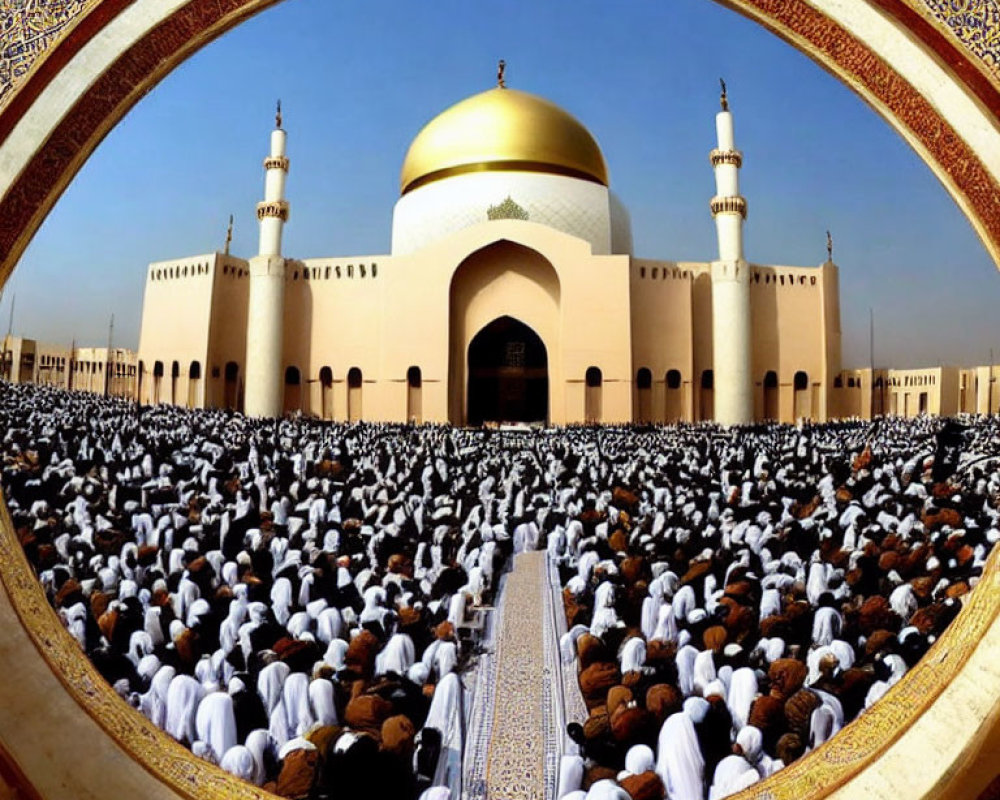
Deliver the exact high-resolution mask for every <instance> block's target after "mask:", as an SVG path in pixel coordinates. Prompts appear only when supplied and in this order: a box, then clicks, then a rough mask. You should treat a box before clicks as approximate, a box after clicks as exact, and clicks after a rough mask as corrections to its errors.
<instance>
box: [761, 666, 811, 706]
mask: <svg viewBox="0 0 1000 800" xmlns="http://www.w3.org/2000/svg"><path fill="white" fill-rule="evenodd" d="M807 673H808V669H807V668H806V665H805V664H803V663H802V662H801V661H799V660H798V659H795V658H779V659H778V660H777V661H775V662H773V663H772V664H771V666H770V668H769V669H768V671H767V676H768V678H769V679H770V681H771V694H772V695H774V696H775V697H778V698H779V699H785V698H789V697H791V696H792V695H793V694H795V693H796V692H797V691H798V690H799V689H801V688H802V684H804V683H805V682H806V675H807Z"/></svg>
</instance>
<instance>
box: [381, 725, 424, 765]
mask: <svg viewBox="0 0 1000 800" xmlns="http://www.w3.org/2000/svg"><path fill="white" fill-rule="evenodd" d="M416 735H417V731H416V728H414V727H413V723H412V722H411V721H410V718H409V717H407V716H406V715H405V714H397V715H396V716H394V717H389V718H388V719H387V720H386V721H385V722H383V723H382V749H383V750H387V751H388V752H390V753H394V754H396V755H398V756H400V757H401V758H404V759H407V760H408V759H409V758H410V756H412V755H413V738H414V737H415V736H416Z"/></svg>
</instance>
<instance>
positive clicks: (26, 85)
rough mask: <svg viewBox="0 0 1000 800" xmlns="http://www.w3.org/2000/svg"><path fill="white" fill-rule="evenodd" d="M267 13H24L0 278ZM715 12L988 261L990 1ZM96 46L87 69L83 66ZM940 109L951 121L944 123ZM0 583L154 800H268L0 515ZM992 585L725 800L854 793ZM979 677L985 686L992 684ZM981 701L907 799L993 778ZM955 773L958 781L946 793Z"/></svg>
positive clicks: (998, 35) (993, 188)
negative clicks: (817, 732)
mask: <svg viewBox="0 0 1000 800" xmlns="http://www.w3.org/2000/svg"><path fill="white" fill-rule="evenodd" d="M278 1H279V0H61V2H59V3H53V4H51V6H52V7H53V8H54V9H56V7H58V8H57V9H56V10H52V11H49V12H48V16H46V13H45V12H33V13H35V16H33V17H31V18H27V17H23V16H22V17H19V18H15V19H14V20H12V23H13V24H11V25H10V26H8V27H7V28H5V29H4V30H2V31H0V54H7V53H9V52H17V53H18V56H17V58H16V59H15V60H14V61H12V60H11V59H8V60H7V61H6V62H4V61H3V60H0V283H2V282H5V281H6V279H7V278H8V277H9V275H10V273H11V271H12V270H13V268H14V266H15V264H16V263H17V261H18V259H19V258H20V256H21V254H22V253H23V252H24V249H25V248H26V247H27V245H28V242H29V241H30V240H31V238H32V236H33V235H34V234H35V232H36V231H37V230H38V228H39V226H40V225H41V223H42V221H43V220H44V218H45V216H46V215H47V214H48V212H49V211H50V210H51V208H52V206H53V205H54V204H55V202H56V201H57V199H58V198H59V196H60V195H61V193H62V192H63V190H64V189H65V188H66V186H67V185H68V184H69V182H70V180H72V178H73V176H74V175H75V174H76V172H77V171H78V170H79V169H80V167H81V166H82V164H83V163H84V162H85V161H86V159H87V158H88V157H89V156H90V154H91V153H92V152H93V150H94V149H95V148H96V147H97V145H98V144H99V143H100V142H101V140H102V139H103V138H104V136H105V135H106V134H107V133H108V132H109V131H110V130H111V128H112V127H114V125H115V124H117V122H118V121H119V120H121V119H122V117H123V116H124V115H125V114H126V112H127V111H128V110H129V109H130V108H131V107H132V106H133V105H134V104H135V103H136V102H138V100H139V99H141V98H142V97H143V96H144V95H145V94H146V93H147V92H148V91H149V90H150V89H151V88H152V87H153V86H154V85H155V84H156V83H157V82H158V81H159V80H160V79H162V78H163V77H164V76H165V75H167V74H168V73H169V72H170V71H171V70H172V69H173V68H174V67H175V66H177V65H178V64H179V63H181V62H182V61H183V60H184V59H186V58H187V57H188V56H190V55H191V54H192V53H194V52H195V51H196V50H198V49H199V48H200V47H202V46H203V45H205V44H207V43H208V42H210V41H211V40H213V39H214V38H215V37H217V36H219V35H221V34H222V33H224V32H225V31H227V30H229V29H230V28H232V27H234V26H235V25H237V24H239V23H240V22H241V21H243V20H244V19H246V18H247V17H248V16H250V15H252V14H255V13H257V12H259V11H261V10H263V9H265V8H267V7H269V6H271V5H274V4H275V3H276V2H278ZM716 1H717V2H720V3H722V4H723V5H726V6H728V7H730V8H733V9H734V10H736V11H739V12H740V13H743V14H745V15H746V16H748V17H750V18H752V19H754V20H756V21H757V22H759V23H760V24H762V25H763V26H765V27H766V28H768V29H769V30H771V31H772V32H774V33H775V34H777V35H778V36H780V37H781V38H782V39H784V40H786V41H787V42H789V43H790V44H792V45H793V46H794V47H796V48H797V49H798V50H800V51H802V52H803V53H805V54H806V55H808V56H810V57H811V58H813V59H814V60H815V61H816V62H817V63H819V64H820V65H822V66H823V67H824V68H826V69H827V70H829V71H830V72H832V73H833V74H834V75H835V76H837V77H838V78H839V79H840V80H841V81H843V82H844V83H846V84H847V85H848V86H850V87H851V88H852V89H854V90H855V91H856V92H857V93H858V95H859V96H860V97H861V98H862V99H863V100H865V101H866V102H867V103H868V104H869V105H871V106H872V107H873V108H874V109H875V110H876V111H877V112H878V113H880V114H881V115H882V116H883V117H884V118H885V119H886V120H887V121H888V122H889V123H890V124H891V125H892V126H893V127H894V128H896V130H897V131H899V133H900V134H901V135H902V136H903V137H904V138H905V139H906V140H907V141H908V142H910V144H911V145H912V146H913V147H914V149H916V151H917V152H918V154H919V155H920V156H921V158H923V159H924V161H925V162H927V164H928V165H929V166H930V167H931V169H932V170H933V171H934V172H935V174H937V175H938V177H939V178H940V179H941V181H942V183H943V184H944V185H945V188H946V189H947V190H948V192H949V193H950V194H951V195H952V197H953V198H954V199H955V201H956V202H957V203H958V204H959V206H960V207H961V208H962V209H963V211H964V212H965V213H966V215H967V216H968V218H969V220H970V222H971V223H972V225H973V227H974V229H975V230H976V232H977V233H978V234H979V236H980V238H981V239H982V241H983V243H984V245H985V246H986V248H987V250H988V251H989V252H990V254H991V255H992V256H993V258H994V261H996V262H997V263H998V265H1000V166H998V164H997V162H995V161H993V159H994V157H995V153H992V152H990V151H991V150H992V148H990V147H986V146H984V142H992V141H993V140H994V139H995V140H996V141H998V142H1000V10H997V8H996V6H995V4H994V3H991V2H990V0H716ZM19 13H21V14H24V13H26V12H23V11H22V12H19ZM26 32H30V34H31V35H30V37H28V36H27V35H25V34H26ZM18 37H21V40H22V43H24V42H26V41H27V40H28V39H29V38H30V41H31V44H30V46H28V45H27V44H25V45H24V46H23V47H20V48H11V45H12V44H17V43H18ZM97 47H100V48H101V52H102V53H103V56H102V57H97V56H96V55H95V48H97ZM109 47H110V48H111V49H110V50H109ZM901 53H902V55H901ZM914 53H917V54H919V55H918V56H914ZM942 76H944V77H943V78H942ZM935 86H936V87H937V88H935ZM938 89H940V93H939V91H938ZM948 97H950V98H951V100H949V99H948ZM956 104H957V106H961V107H962V108H963V109H965V110H964V111H962V112H961V113H959V112H956V111H955V108H956ZM996 152H1000V148H998V149H997V151H996ZM0 584H2V587H3V591H4V594H5V597H6V600H9V602H10V605H11V607H12V608H13V609H14V611H15V613H16V614H17V616H18V618H19V619H20V622H21V624H22V626H23V628H24V630H25V631H26V633H27V634H28V636H29V637H30V638H31V640H32V641H33V643H34V645H35V647H36V648H37V649H38V651H39V653H40V654H41V656H42V657H43V658H44V659H45V661H46V662H47V663H48V664H49V666H50V667H51V668H52V671H53V673H54V674H55V675H56V676H57V677H58V679H59V680H60V681H61V682H62V684H63V686H64V688H65V689H66V691H67V693H68V694H69V695H71V696H72V697H73V699H74V700H75V702H77V703H78V704H79V706H80V707H81V709H82V710H83V711H84V712H85V713H86V714H88V715H89V716H90V717H92V718H93V719H94V720H96V721H97V723H98V724H99V725H100V726H101V727H102V728H103V729H104V730H105V731H106V732H107V733H108V735H109V736H110V737H111V738H112V739H113V740H114V741H115V743H116V744H117V745H118V746H119V747H120V748H121V749H122V750H124V751H125V752H126V753H127V754H128V755H129V756H130V757H131V758H133V759H134V760H135V761H136V762H137V763H138V764H140V765H141V766H142V767H144V768H145V769H146V770H147V771H148V772H150V773H151V774H152V775H153V777H154V778H155V779H156V780H157V781H158V782H159V783H160V784H161V785H162V786H163V788H164V794H165V795H174V796H181V797H187V798H192V799H194V798H199V799H200V798H219V799H220V800H221V798H246V799H247V800H250V799H251V798H253V799H254V800H264V798H270V797H273V795H270V794H268V793H267V792H264V791H263V790H260V789H257V788H256V787H253V786H249V785H248V784H246V783H243V782H241V781H239V780H236V779H235V778H231V777H230V776H229V775H227V774H226V773H224V772H222V771H221V770H219V769H218V768H215V767H212V766H210V765H208V764H206V763H204V762H201V761H199V760H197V759H195V758H194V757H193V756H191V755H190V753H189V752H188V751H187V750H185V749H183V748H181V747H180V745H178V744H177V743H176V742H174V741H173V740H172V739H170V738H169V737H168V736H167V735H166V734H164V733H162V732H161V731H159V730H158V729H156V728H155V727H154V726H152V725H151V724H150V723H148V722H147V721H146V720H145V718H144V717H142V716H141V715H139V714H138V712H134V711H132V710H130V709H128V708H127V707H125V705H124V704H122V703H121V702H120V700H119V699H118V698H117V696H116V695H115V694H114V692H113V691H112V690H111V689H110V687H108V686H107V685H106V684H105V683H104V682H103V680H102V679H101V678H100V676H99V675H98V674H97V672H96V671H95V670H94V668H93V667H92V666H91V665H90V664H89V662H88V661H87V660H86V659H84V658H81V657H80V652H79V648H78V646H77V644H76V642H75V641H74V640H73V639H72V637H71V636H70V635H69V634H68V633H67V632H66V631H65V630H64V628H63V627H62V625H61V624H60V622H59V620H58V618H57V616H56V615H55V614H54V613H53V611H52V609H51V608H50V606H49V605H48V603H47V601H46V598H45V596H44V593H43V592H42V590H41V587H40V585H39V584H38V582H37V580H36V579H35V577H34V574H33V572H32V570H31V567H30V566H29V564H28V562H27V560H26V559H25V558H24V556H23V553H22V551H21V548H20V545H19V543H18V540H17V537H16V535H15V534H14V532H13V528H12V524H11V520H10V517H9V514H8V513H7V509H6V507H5V506H3V505H2V504H0ZM998 584H1000V554H998V553H994V554H993V555H992V556H991V557H990V560H989V563H988V565H987V569H986V573H985V574H984V577H983V579H982V581H981V582H980V585H979V586H978V587H977V589H976V590H975V591H974V592H973V593H972V595H971V597H970V599H969V602H968V603H967V605H966V606H965V608H964V609H963V611H962V612H961V614H960V615H959V617H958V619H957V620H956V621H955V622H954V623H953V624H952V626H951V627H950V628H949V630H948V631H947V632H946V634H945V635H944V636H942V637H941V639H940V640H939V641H938V642H937V643H936V644H935V645H934V647H933V648H932V649H931V651H930V652H929V653H928V655H927V656H926V657H925V658H924V659H923V661H921V663H920V664H919V665H918V666H917V667H916V668H914V669H913V670H911V671H910V672H909V673H908V674H907V675H906V677H905V678H904V679H903V680H902V681H901V682H900V683H899V684H897V685H896V686H895V687H893V689H892V690H891V691H890V692H889V694H888V695H887V696H886V697H885V698H884V699H883V700H882V701H881V702H880V703H879V704H878V705H877V706H876V707H875V708H874V709H873V710H872V711H870V712H868V713H866V714H864V715H863V716H861V717H860V718H859V719H858V720H856V721H855V722H853V723H852V724H850V725H848V726H847V727H846V728H845V729H844V731H843V732H841V733H840V734H839V735H838V736H836V737H835V738H834V739H832V740H831V741H830V742H829V743H827V744H825V745H823V746H822V747H820V748H818V749H817V750H816V751H814V752H812V753H810V754H809V755H808V756H806V757H805V758H802V759H800V760H799V761H797V762H796V763H795V764H793V765H792V766H790V767H788V768H787V769H785V770H783V771H782V772H781V773H779V774H778V775H777V776H774V777H773V778H771V779H768V780H766V781H764V782H762V783H760V784H758V785H756V786H754V787H753V788H752V789H750V790H747V791H746V792H744V793H741V794H740V795H738V797H739V798H743V800H749V798H773V799H774V800H779V799H780V798H788V800H792V798H795V799H796V800H798V799H800V798H807V797H808V798H818V797H827V796H831V795H835V794H838V790H842V789H843V788H844V787H847V788H848V789H850V788H851V787H852V786H855V785H857V786H861V784H860V783H856V782H857V781H858V780H860V779H863V777H864V774H865V771H866V770H868V769H870V768H873V767H876V766H877V763H878V762H879V760H880V759H883V758H884V757H885V756H886V754H888V753H890V750H891V749H892V748H893V746H894V745H895V744H896V743H898V742H899V741H900V740H901V739H902V738H903V737H904V736H906V735H907V732H908V731H911V730H913V729H915V728H916V727H917V726H918V725H919V723H920V719H921V717H922V716H925V715H928V712H929V711H930V710H931V709H932V707H933V706H934V704H935V702H936V701H937V700H938V699H939V698H941V697H942V695H943V694H944V693H945V692H946V691H947V690H948V687H949V685H950V684H951V682H952V681H953V679H956V677H957V676H959V675H960V674H961V673H962V672H963V670H965V669H966V668H967V667H968V666H969V665H970V664H971V663H973V662H974V660H975V657H976V651H977V648H979V649H980V650H982V649H983V648H984V647H986V646H990V647H993V648H995V647H997V644H996V642H994V641H993V639H994V638H995V637H996V635H997V631H998V630H1000V618H998V613H1000V591H998V589H1000V585H998ZM994 677H996V678H997V680H998V683H1000V676H994ZM998 683H993V684H992V685H993V686H996V685H998ZM987 706H988V708H987V712H988V713H984V714H983V715H982V716H983V718H984V721H986V720H988V721H989V723H990V724H989V725H987V729H986V730H985V732H983V731H980V733H979V734H977V735H976V736H974V737H973V738H972V739H971V740H969V741H968V742H966V743H965V744H964V745H963V750H962V753H963V754H964V760H963V762H962V763H963V765H964V766H962V765H959V767H956V766H955V764H954V763H950V764H949V765H947V766H948V768H947V769H946V770H945V771H944V773H943V774H941V775H938V776H936V780H935V781H933V788H932V789H931V790H930V791H928V792H926V793H925V795H924V796H928V797H930V796H934V797H949V796H964V797H971V796H975V795H976V794H978V793H979V792H980V791H981V790H982V789H983V787H985V786H986V784H987V783H988V782H989V781H990V780H991V779H992V778H993V777H994V775H993V774H990V769H994V770H995V767H992V768H990V767H984V766H983V764H982V751H983V750H984V748H987V742H991V743H994V742H992V737H995V736H997V735H1000V734H998V733H997V730H1000V726H998V725H997V724H996V722H997V717H998V715H1000V712H998V710H997V709H998V705H997V698H995V697H992V698H989V703H988V704H987ZM11 761H12V759H11V758H10V756H9V755H8V754H6V753H4V752H2V748H0V778H2V779H5V780H7V782H8V783H14V784H17V785H18V786H19V789H20V790H21V791H22V792H24V793H25V795H26V796H38V795H37V792H34V790H33V789H32V787H31V775H27V776H25V775H23V774H20V773H19V771H18V769H17V764H16V762H15V763H11ZM956 769H957V770H958V772H956ZM963 775H964V776H965V780H966V782H965V784H964V785H963V786H962V787H961V788H960V789H959V790H956V788H955V786H956V780H959V779H962V778H963ZM848 784H850V786H848ZM956 791H958V793H957V794H956ZM854 796H856V795H854Z"/></svg>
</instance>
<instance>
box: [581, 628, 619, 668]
mask: <svg viewBox="0 0 1000 800" xmlns="http://www.w3.org/2000/svg"><path fill="white" fill-rule="evenodd" d="M576 652H577V656H578V657H579V659H580V669H581V670H585V669H587V667H589V666H590V665H591V664H594V663H596V662H598V661H609V660H610V659H611V654H610V653H609V652H608V648H607V647H606V646H605V644H604V642H602V641H601V640H600V639H598V638H597V637H596V636H593V635H591V634H589V633H585V634H583V635H582V636H581V637H580V638H579V639H577V640H576Z"/></svg>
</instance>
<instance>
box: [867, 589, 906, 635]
mask: <svg viewBox="0 0 1000 800" xmlns="http://www.w3.org/2000/svg"><path fill="white" fill-rule="evenodd" d="M899 622H900V620H899V617H898V616H896V612H894V611H893V610H892V608H891V607H890V605H889V601H888V600H887V599H886V598H884V597H882V595H873V596H872V597H869V598H868V599H867V600H865V602H864V603H863V604H862V605H861V610H860V611H859V612H858V627H859V628H860V629H861V632H862V633H863V634H864V635H865V636H870V635H871V634H872V633H873V632H875V631H877V630H879V629H880V628H884V629H886V630H890V631H891V630H899Z"/></svg>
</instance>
